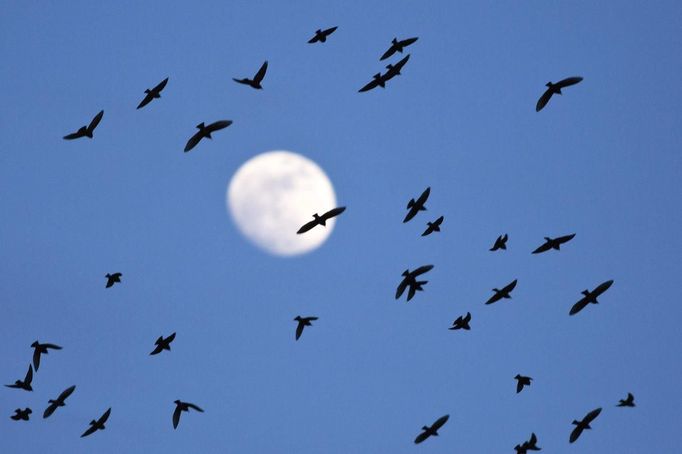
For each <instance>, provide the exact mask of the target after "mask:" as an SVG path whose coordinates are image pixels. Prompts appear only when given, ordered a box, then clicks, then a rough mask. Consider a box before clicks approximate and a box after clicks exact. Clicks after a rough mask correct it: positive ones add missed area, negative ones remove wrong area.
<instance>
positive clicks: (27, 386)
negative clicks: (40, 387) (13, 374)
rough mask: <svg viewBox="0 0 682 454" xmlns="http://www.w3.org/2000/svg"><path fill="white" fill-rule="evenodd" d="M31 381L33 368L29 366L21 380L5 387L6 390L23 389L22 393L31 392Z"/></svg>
mask: <svg viewBox="0 0 682 454" xmlns="http://www.w3.org/2000/svg"><path fill="white" fill-rule="evenodd" d="M32 381H33V367H32V366H31V365H30V364H29V365H28V371H27V372H26V376H25V377H24V379H23V380H16V381H15V382H14V384H13V385H5V386H7V387H8V388H16V389H23V390H24V391H33V388H32V387H31V382H32Z"/></svg>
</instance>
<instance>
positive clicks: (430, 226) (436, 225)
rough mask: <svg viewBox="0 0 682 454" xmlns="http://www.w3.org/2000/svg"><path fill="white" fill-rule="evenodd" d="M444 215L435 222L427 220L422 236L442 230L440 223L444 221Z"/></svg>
mask: <svg viewBox="0 0 682 454" xmlns="http://www.w3.org/2000/svg"><path fill="white" fill-rule="evenodd" d="M443 219H445V218H444V217H443V216H441V217H439V218H438V219H436V220H435V221H433V222H427V223H426V225H427V227H426V230H424V233H422V236H426V235H431V234H432V233H433V232H440V225H441V224H442V223H443Z"/></svg>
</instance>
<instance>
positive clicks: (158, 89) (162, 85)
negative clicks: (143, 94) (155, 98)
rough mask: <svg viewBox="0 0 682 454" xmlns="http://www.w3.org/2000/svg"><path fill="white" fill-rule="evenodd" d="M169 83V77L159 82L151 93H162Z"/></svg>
mask: <svg viewBox="0 0 682 454" xmlns="http://www.w3.org/2000/svg"><path fill="white" fill-rule="evenodd" d="M167 83H168V77H166V78H165V79H163V80H162V81H161V82H159V84H158V85H157V86H156V87H154V88H152V90H151V91H153V92H155V93H161V90H163V89H164V88H166V84H167Z"/></svg>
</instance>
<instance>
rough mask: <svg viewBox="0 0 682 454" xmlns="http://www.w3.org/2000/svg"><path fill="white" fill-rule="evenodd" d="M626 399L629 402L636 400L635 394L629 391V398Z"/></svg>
mask: <svg viewBox="0 0 682 454" xmlns="http://www.w3.org/2000/svg"><path fill="white" fill-rule="evenodd" d="M626 400H627V401H628V402H633V401H634V400H635V396H633V395H632V393H628V398H627V399H626Z"/></svg>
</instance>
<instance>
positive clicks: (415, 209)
mask: <svg viewBox="0 0 682 454" xmlns="http://www.w3.org/2000/svg"><path fill="white" fill-rule="evenodd" d="M429 194H431V187H430V186H429V187H427V188H426V189H425V190H424V192H422V195H420V196H419V198H418V199H417V200H416V201H415V200H414V199H410V201H409V202H407V210H408V212H407V214H406V215H405V219H403V223H405V222H407V221H409V220H410V219H412V218H413V217H415V216H416V215H417V213H419V212H420V211H426V207H425V206H424V204H425V203H426V200H427V199H428V198H429Z"/></svg>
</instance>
